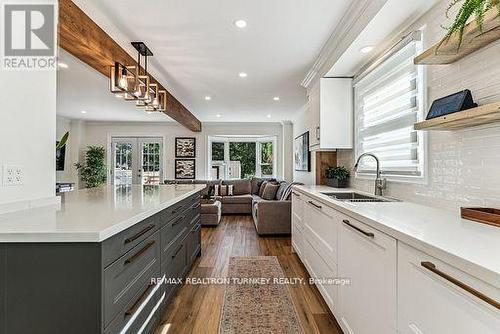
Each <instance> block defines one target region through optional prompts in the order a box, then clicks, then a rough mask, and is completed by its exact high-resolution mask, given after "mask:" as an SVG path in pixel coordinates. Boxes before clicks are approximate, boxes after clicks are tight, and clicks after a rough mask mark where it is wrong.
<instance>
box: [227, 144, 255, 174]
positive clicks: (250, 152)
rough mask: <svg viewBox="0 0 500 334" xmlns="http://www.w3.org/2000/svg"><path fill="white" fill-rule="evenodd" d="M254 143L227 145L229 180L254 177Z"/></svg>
mask: <svg viewBox="0 0 500 334" xmlns="http://www.w3.org/2000/svg"><path fill="white" fill-rule="evenodd" d="M255 152H256V143H255V142H230V143H229V168H228V173H229V175H228V176H229V177H228V178H229V179H244V178H250V177H252V176H254V175H255V164H256V155H255Z"/></svg>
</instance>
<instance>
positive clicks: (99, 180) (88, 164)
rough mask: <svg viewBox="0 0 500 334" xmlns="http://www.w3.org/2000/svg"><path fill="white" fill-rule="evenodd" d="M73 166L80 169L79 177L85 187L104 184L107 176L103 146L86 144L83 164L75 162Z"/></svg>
mask: <svg viewBox="0 0 500 334" xmlns="http://www.w3.org/2000/svg"><path fill="white" fill-rule="evenodd" d="M75 167H76V169H77V170H79V171H80V178H81V179H82V181H84V182H85V186H86V188H95V187H98V186H100V185H102V184H104V183H105V182H106V176H107V169H106V164H105V163H104V147H102V146H88V149H87V153H86V154H85V165H82V164H80V163H76V164H75Z"/></svg>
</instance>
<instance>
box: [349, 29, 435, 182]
mask: <svg viewBox="0 0 500 334" xmlns="http://www.w3.org/2000/svg"><path fill="white" fill-rule="evenodd" d="M424 31H425V27H422V28H421V29H419V30H416V31H412V32H410V33H408V34H407V35H405V36H403V37H402V38H401V40H400V41H399V42H398V43H396V44H395V45H394V46H393V47H391V48H390V49H389V50H388V51H387V52H386V53H384V54H383V55H382V56H381V57H379V58H378V59H376V60H375V61H373V62H371V63H368V64H367V65H366V66H364V67H363V68H362V69H361V70H360V71H359V72H358V74H356V75H355V76H354V79H353V88H354V87H355V85H356V84H357V83H359V82H360V81H361V80H362V79H364V78H365V77H366V76H367V75H369V74H370V73H372V72H373V71H374V70H375V69H377V68H378V66H380V65H382V64H383V63H384V62H385V61H386V60H387V59H389V58H390V57H391V56H393V55H394V54H396V53H397V52H399V51H400V50H402V49H403V48H404V47H406V46H407V45H408V44H409V43H411V42H414V41H421V42H422V45H421V47H422V48H423V46H424V44H425V38H424ZM417 71H418V80H417V85H418V89H419V92H421V94H419V95H418V98H419V103H420V105H421V110H420V112H419V113H418V114H417V118H418V119H417V121H421V120H423V119H424V118H425V110H427V105H428V104H427V103H428V92H427V67H426V66H417ZM354 89H355V88H354ZM355 102H356V101H355ZM357 113H358V109H357V106H356V103H355V105H354V126H355V131H354V135H355V140H354V160H356V159H357V157H358V156H359V155H360V152H359V148H358V147H359V145H358V144H359V136H358V133H359V132H358V131H359V130H358V126H357V125H356V122H357V117H356V116H357ZM417 136H418V137H419V139H418V140H419V142H421V145H419V147H418V154H419V157H420V159H419V165H420V167H419V169H420V170H421V173H420V175H415V174H413V175H411V174H410V173H408V175H404V173H399V174H393V173H390V172H389V173H384V172H383V170H382V177H384V178H386V179H388V180H389V181H393V182H398V183H415V184H426V183H427V182H428V175H429V173H428V160H429V159H428V152H429V150H428V134H427V132H426V131H417ZM375 174H376V172H375V171H367V170H365V171H358V172H356V173H355V175H354V177H355V178H356V179H360V180H374V179H375V177H376V175H375Z"/></svg>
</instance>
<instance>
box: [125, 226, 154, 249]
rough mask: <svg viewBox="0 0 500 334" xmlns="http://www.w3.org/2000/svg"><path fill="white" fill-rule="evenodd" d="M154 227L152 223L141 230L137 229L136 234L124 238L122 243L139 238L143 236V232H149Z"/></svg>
mask: <svg viewBox="0 0 500 334" xmlns="http://www.w3.org/2000/svg"><path fill="white" fill-rule="evenodd" d="M154 227H155V225H154V224H149V225H148V226H146V227H145V228H144V229H142V230H141V231H139V232H138V233H137V234H135V235H133V236H131V237H130V238H127V239H125V241H124V243H125V244H129V243H131V242H132V241H135V240H137V239H139V238H140V237H141V236H143V235H144V234H146V233H147V232H149V231H150V230H151V229H153V228H154Z"/></svg>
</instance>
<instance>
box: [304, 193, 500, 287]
mask: <svg viewBox="0 0 500 334" xmlns="http://www.w3.org/2000/svg"><path fill="white" fill-rule="evenodd" d="M294 189H295V190H296V191H299V192H302V193H304V194H305V195H308V196H310V197H311V198H312V199H314V200H317V201H320V202H322V203H323V204H325V205H327V206H330V207H332V208H333V209H336V210H338V211H340V212H342V213H344V214H346V215H348V216H350V217H351V218H354V219H357V220H359V221H361V222H363V223H365V224H367V225H369V226H371V227H373V228H375V229H377V230H379V231H381V232H384V233H386V234H388V235H390V236H392V237H394V238H395V239H397V240H399V241H402V242H404V243H406V244H408V245H410V246H413V247H415V248H418V249H420V250H421V251H423V252H425V253H427V254H429V255H431V256H435V257H438V258H441V259H443V258H445V260H446V262H448V263H450V264H452V265H455V266H457V267H459V268H461V269H462V270H464V271H466V272H468V273H469V274H471V275H474V276H476V277H478V278H482V279H483V280H485V281H487V282H493V283H495V285H496V286H500V228H498V227H494V226H490V225H486V224H481V223H477V222H473V221H470V220H466V219H462V218H461V217H460V213H459V212H456V213H454V212H450V211H446V210H442V209H437V208H432V207H428V206H423V205H419V204H415V203H410V202H382V203H380V202H376V203H373V202H362V203H350V202H342V201H338V200H334V199H332V198H331V197H328V196H326V195H324V194H322V192H346V191H356V192H359V193H363V192H361V191H357V190H354V189H336V188H331V187H327V186H295V187H294ZM457 211H458V210H457Z"/></svg>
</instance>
